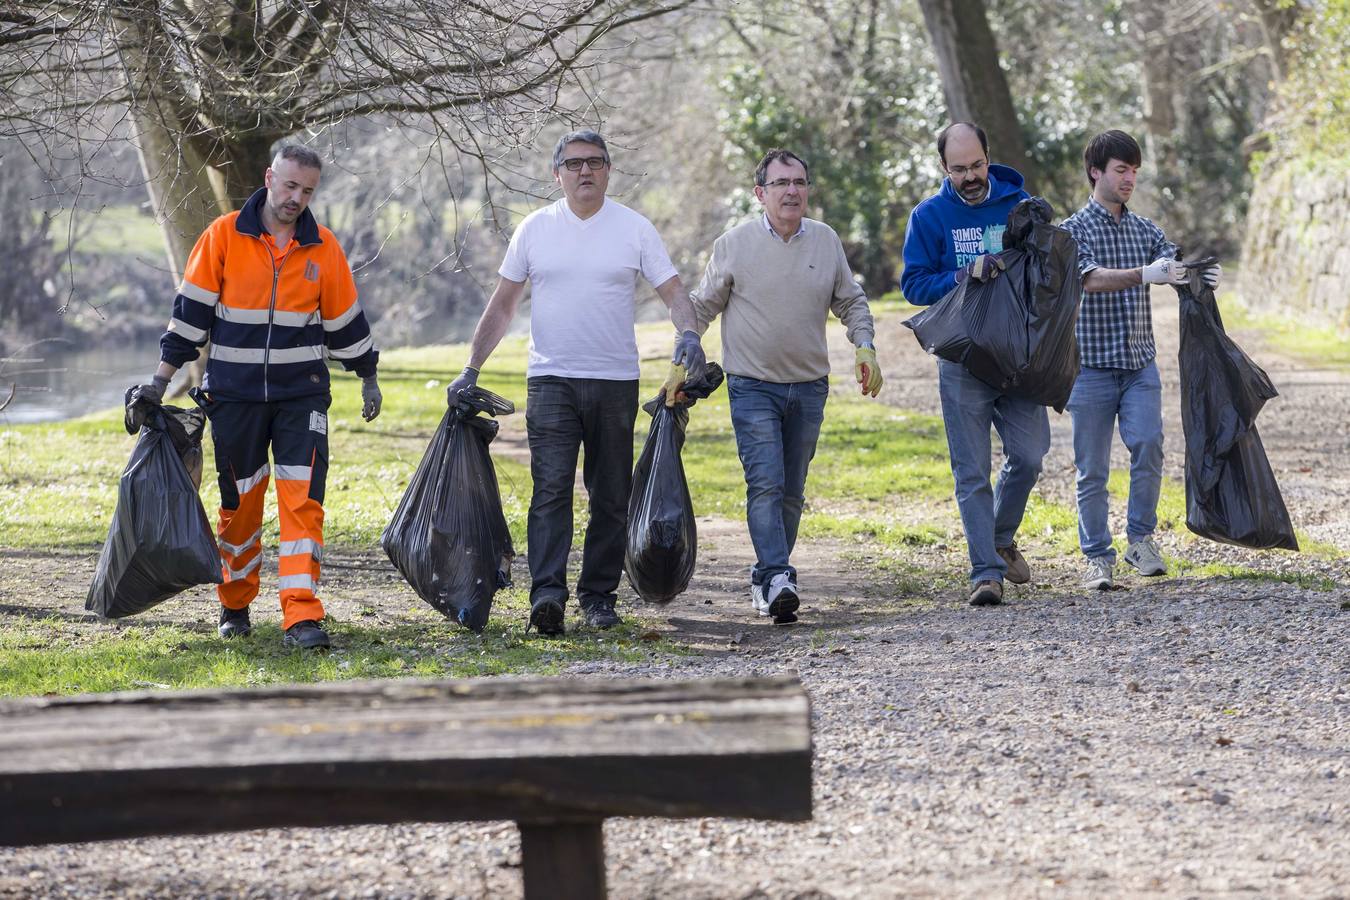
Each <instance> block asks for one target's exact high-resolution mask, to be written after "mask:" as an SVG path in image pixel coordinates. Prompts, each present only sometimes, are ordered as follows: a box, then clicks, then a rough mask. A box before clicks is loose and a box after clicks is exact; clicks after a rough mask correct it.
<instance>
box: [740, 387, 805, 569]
mask: <svg viewBox="0 0 1350 900" xmlns="http://www.w3.org/2000/svg"><path fill="white" fill-rule="evenodd" d="M829 394H830V383H829V379H827V378H818V379H816V380H815V381H803V382H798V383H793V384H778V383H776V382H772V381H760V380H759V379H757V378H746V377H745V376H743V375H729V376H727V396H728V397H730V398H731V426H732V428H734V429H735V431H736V450H737V452H738V453H739V454H740V457H741V466H742V468H744V469H745V519H746V524H747V525H748V526H749V528H750V543H751V544H753V545H754V547H755V566H754V568H753V569H751V571H750V582H751V584H767V583H768V582H769V579H771V578H773V577H774V576H775V575H777V574H779V573H780V572H787V573H788V574H789V575H791V576H792V578H793V579H794V580H795V579H796V577H797V570H796V569H794V568H793V567H792V566H791V565H790V564H789V563H788V558H789V557H790V556H791V555H792V547H793V545H795V544H796V543H797V526H798V525H799V524H800V523H801V520H802V505H803V504H804V503H805V499H806V497H805V489H806V470H807V468H808V467H809V466H810V465H811V458H812V457H813V456H815V455H816V439H817V438H819V437H820V425H821V422H823V421H824V420H825V399H826V398H827V397H828V396H829Z"/></svg>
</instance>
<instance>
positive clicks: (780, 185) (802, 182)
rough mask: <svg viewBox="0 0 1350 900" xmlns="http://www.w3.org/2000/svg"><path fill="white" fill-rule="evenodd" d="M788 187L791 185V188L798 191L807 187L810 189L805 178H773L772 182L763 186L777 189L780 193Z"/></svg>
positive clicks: (809, 183)
mask: <svg viewBox="0 0 1350 900" xmlns="http://www.w3.org/2000/svg"><path fill="white" fill-rule="evenodd" d="M788 185H792V186H793V187H795V188H796V189H797V190H799V191H800V190H803V189H805V188H807V187H810V185H811V182H809V181H807V180H806V179H805V178H775V179H774V180H773V181H770V182H768V183H766V184H765V185H764V186H765V187H771V188H777V189H778V190H780V191H782V190H786V189H787V186H788Z"/></svg>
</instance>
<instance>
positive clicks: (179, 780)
mask: <svg viewBox="0 0 1350 900" xmlns="http://www.w3.org/2000/svg"><path fill="white" fill-rule="evenodd" d="M0 723H2V727H0V809H2V810H4V813H3V815H0V844H30V843H47V842H53V841H78V840H97V839H102V838H109V837H132V836H141V835H150V834H176V833H209V832H215V831H226V830H238V829H247V828H257V827H268V826H286V825H295V826H304V825H339V824H357V823H363V822H400V821H456V820H464V819H515V820H518V821H531V820H535V821H538V820H561V821H568V820H572V821H576V820H583V819H592V820H593V819H596V818H602V817H605V816H611V815H633V816H744V817H753V818H767V819H782V820H801V819H806V818H809V817H810V811H811V795H810V792H811V778H810V772H811V740H810V709H809V702H808V700H807V698H806V694H805V692H804V691H803V690H802V688H801V685H800V684H799V683H797V682H796V681H795V679H766V680H756V681H698V682H670V681H643V682H632V681H623V680H618V681H616V680H605V681H598V680H560V679H552V680H533V681H504V680H501V679H495V680H483V681H406V682H363V683H357V682H351V683H337V684H324V685H314V686H303V687H286V688H263V689H256V690H241V691H223V692H222V691H214V692H186V693H136V694H120V695H116V694H114V695H101V696H90V697H78V698H34V699H29V700H18V701H5V702H0Z"/></svg>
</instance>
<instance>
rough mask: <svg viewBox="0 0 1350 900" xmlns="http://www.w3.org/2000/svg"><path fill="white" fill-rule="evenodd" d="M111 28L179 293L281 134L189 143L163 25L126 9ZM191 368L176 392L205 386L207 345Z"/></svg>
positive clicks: (256, 182) (189, 127) (259, 175)
mask: <svg viewBox="0 0 1350 900" xmlns="http://www.w3.org/2000/svg"><path fill="white" fill-rule="evenodd" d="M112 24H113V26H114V28H115V30H116V34H117V42H118V45H119V47H120V49H121V51H122V60H123V67H124V68H123V73H124V76H125V78H126V82H127V88H128V91H129V92H130V94H131V95H132V97H133V98H135V100H134V102H133V103H132V104H131V105H130V108H131V111H132V116H131V119H132V124H133V128H134V139H135V143H136V151H137V154H138V156H139V158H140V161H141V171H142V173H143V174H144V176H145V186H146V191H147V192H148V193H149V195H150V202H151V205H152V207H153V208H154V212H155V219H156V221H157V222H158V223H159V226H160V230H161V231H162V232H163V235H164V249H165V254H166V259H167V262H168V272H169V274H170V276H171V277H172V279H173V283H172V288H173V289H174V290H175V291H176V290H177V287H178V285H179V283H180V282H181V281H182V279H183V272H184V270H185V269H186V268H187V261H188V256H189V255H190V254H191V253H192V248H193V246H194V245H195V244H196V242H197V238H198V237H199V236H200V235H201V234H202V232H203V231H205V230H206V228H207V226H209V225H210V224H211V222H213V221H214V220H215V219H216V218H217V217H218V216H220V215H223V214H224V213H227V212H229V211H231V210H234V209H238V208H239V207H240V206H241V205H243V203H244V201H245V200H247V199H248V197H249V196H250V195H251V194H252V193H253V192H254V191H255V190H257V189H258V188H259V187H260V186H262V183H263V172H264V170H265V169H266V168H267V165H268V164H269V162H270V159H271V157H270V152H271V145H272V142H273V138H274V137H275V136H273V135H267V134H250V135H249V136H248V137H247V138H246V139H244V140H241V141H229V142H226V141H219V140H214V139H212V138H209V137H198V138H196V139H194V138H193V137H191V136H190V135H192V134H193V125H194V123H192V122H189V121H187V120H186V119H187V115H186V114H185V113H184V111H185V110H188V109H190V108H191V104H190V101H188V100H187V98H184V97H182V96H181V86H180V83H179V82H178V80H177V78H176V76H175V73H174V72H172V71H166V70H165V69H164V68H163V66H164V65H165V63H164V62H163V60H166V59H170V58H172V57H171V55H170V52H169V51H170V49H171V48H170V47H169V45H168V42H167V41H166V40H164V38H163V36H162V35H161V34H160V32H159V30H158V21H157V19H156V18H155V17H154V15H152V14H151V13H149V12H147V11H144V10H138V11H124V12H123V13H121V14H119V15H117V16H115V17H114V18H113V20H112ZM208 152H209V153H211V156H210V157H209V158H208V155H207V154H208ZM170 296H172V294H170ZM187 368H188V377H187V381H186V384H183V385H181V386H180V387H179V388H178V389H177V390H178V391H183V390H186V389H187V387H190V386H192V385H197V384H201V380H202V375H203V374H204V373H205V369H206V348H205V347H204V348H203V349H202V353H201V355H200V356H199V357H197V359H196V360H194V361H193V362H192V363H190V364H189V365H188V367H187Z"/></svg>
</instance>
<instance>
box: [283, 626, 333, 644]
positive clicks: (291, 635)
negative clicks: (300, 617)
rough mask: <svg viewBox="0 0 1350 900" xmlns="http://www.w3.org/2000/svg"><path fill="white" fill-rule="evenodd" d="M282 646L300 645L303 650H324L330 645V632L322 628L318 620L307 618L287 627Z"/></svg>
mask: <svg viewBox="0 0 1350 900" xmlns="http://www.w3.org/2000/svg"><path fill="white" fill-rule="evenodd" d="M281 646H283V647H299V648H301V649H302V650H322V649H323V648H325V647H327V646H328V632H326V631H324V630H323V629H322V628H320V627H319V623H318V622H315V621H313V620H311V619H306V620H305V621H303V622H296V623H295V624H294V625H292V626H291V627H290V628H287V629H286V634H285V636H284V637H282V639H281Z"/></svg>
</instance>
